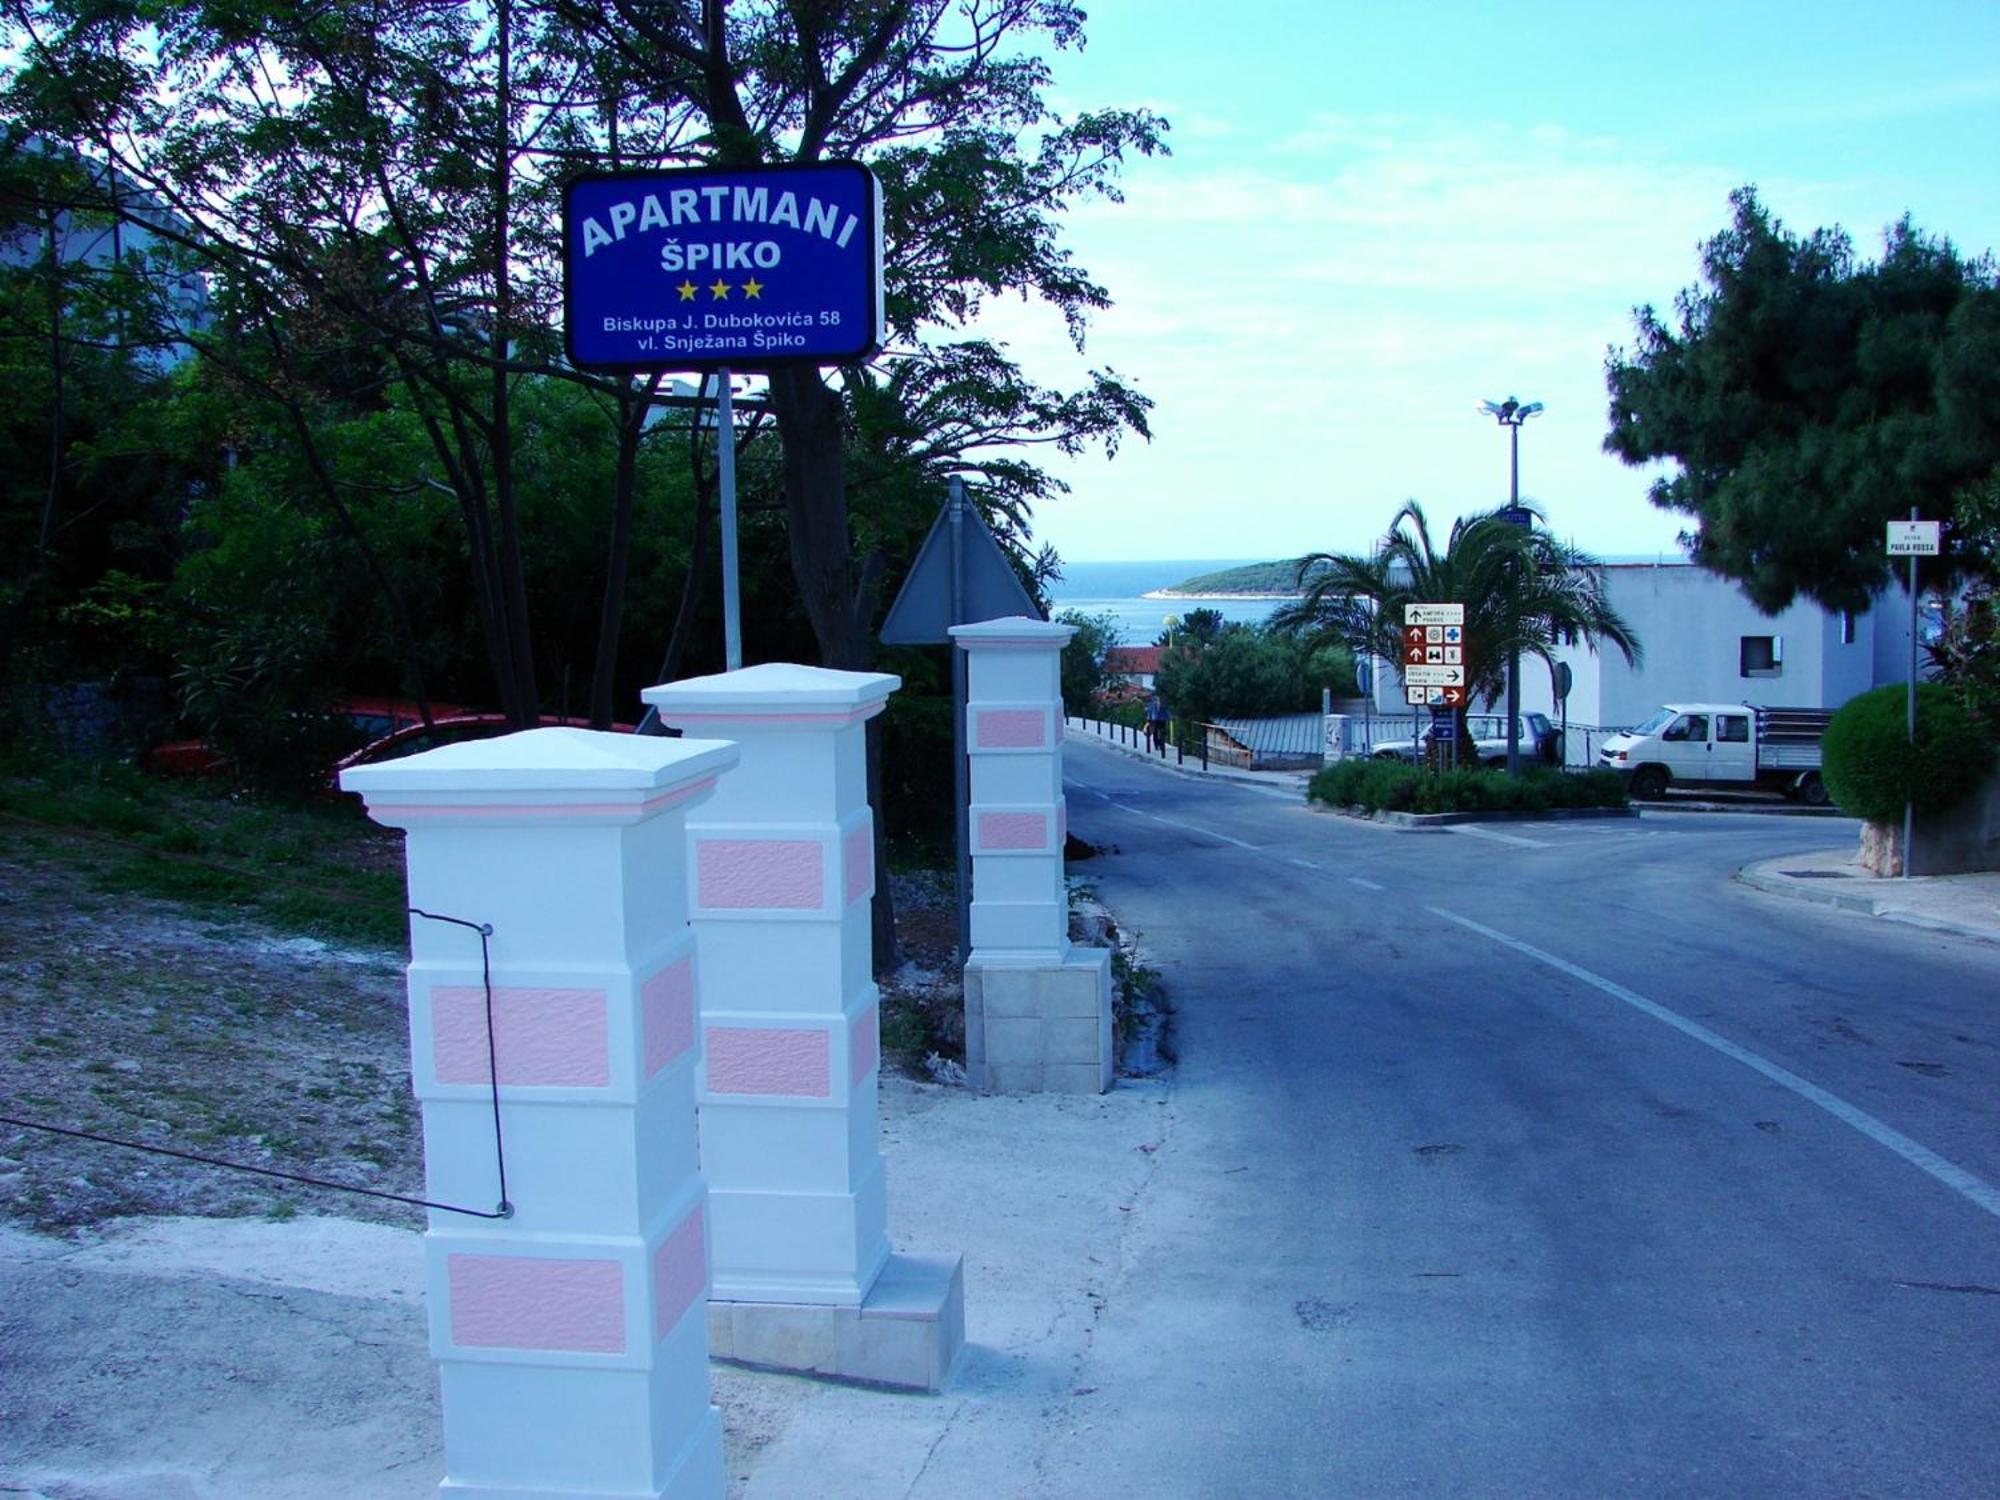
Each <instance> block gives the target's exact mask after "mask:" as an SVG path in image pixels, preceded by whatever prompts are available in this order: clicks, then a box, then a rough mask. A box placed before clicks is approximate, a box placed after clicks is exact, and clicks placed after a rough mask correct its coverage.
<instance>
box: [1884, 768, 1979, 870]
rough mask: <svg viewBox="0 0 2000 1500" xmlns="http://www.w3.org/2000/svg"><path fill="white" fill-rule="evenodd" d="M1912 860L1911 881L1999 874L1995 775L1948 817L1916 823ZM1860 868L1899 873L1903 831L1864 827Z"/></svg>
mask: <svg viewBox="0 0 2000 1500" xmlns="http://www.w3.org/2000/svg"><path fill="white" fill-rule="evenodd" d="M1911 833H1912V842H1913V843H1914V845H1915V851H1916V852H1915V854H1914V856H1913V857H1912V858H1911V860H1910V873H1911V874H1912V875H1963V874H1965V873H1966V872H1967V871H1970V870H2000V770H1996V771H1995V772H1994V773H1993V774H1992V775H1990V776H1988V777H1987V778H1986V785H1985V786H1983V787H1982V788H1980V790H1979V791H1977V792H1976V793H1974V794H1973V795H1972V797H1970V798H1969V799H1968V800H1966V801H1964V802H1961V803H1960V804H1959V805H1958V806H1957V807H1954V808H1952V809H1951V810H1950V811H1949V812H1944V813H1938V814H1936V815H1935V816H1932V817H1927V818H1918V819H1917V820H1916V826H1915V827H1914V828H1913V829H1912V830H1911ZM1860 860H1861V865H1862V867H1863V868H1865V869H1868V870H1871V871H1873V872H1874V873H1875V874H1877V875H1901V874H1902V873H1903V825H1902V822H1901V820H1900V819H1899V820H1898V821H1896V822H1894V823H1865V824H1863V825H1862V828H1861V856H1860Z"/></svg>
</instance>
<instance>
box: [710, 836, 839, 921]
mask: <svg viewBox="0 0 2000 1500" xmlns="http://www.w3.org/2000/svg"><path fill="white" fill-rule="evenodd" d="M695 881H696V888H697V890H698V892H699V894H698V895H697V897H696V899H697V900H698V901H699V902H700V903H701V904H702V905H703V906H706V907H710V908H713V909H719V910H732V911H740V910H746V909H747V910H757V909H763V910H774V909H775V910H782V911H813V910H816V909H818V908H819V907H820V906H822V905H824V904H825V902H826V874H825V853H824V851H823V850H822V849H821V847H820V844H819V842H818V840H816V839H700V840H697V841H696V844H695Z"/></svg>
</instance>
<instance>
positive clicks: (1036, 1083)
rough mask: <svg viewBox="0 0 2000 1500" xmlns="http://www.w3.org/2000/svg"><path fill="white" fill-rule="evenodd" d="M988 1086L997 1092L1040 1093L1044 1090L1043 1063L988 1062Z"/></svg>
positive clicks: (990, 1090) (991, 1090) (992, 1091)
mask: <svg viewBox="0 0 2000 1500" xmlns="http://www.w3.org/2000/svg"><path fill="white" fill-rule="evenodd" d="M986 1088H987V1090H988V1091H989V1092H991V1093H995V1094H1039V1093H1040V1092H1041V1091H1042V1065H1041V1063H1040V1061H1039V1060H1037V1061H1035V1062H1006V1063H1002V1062H989V1063H987V1064H986Z"/></svg>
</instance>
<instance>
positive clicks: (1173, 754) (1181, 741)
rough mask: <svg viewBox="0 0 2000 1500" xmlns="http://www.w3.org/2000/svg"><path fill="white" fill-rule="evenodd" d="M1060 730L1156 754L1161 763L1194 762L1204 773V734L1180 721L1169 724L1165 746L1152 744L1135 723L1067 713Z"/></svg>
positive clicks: (1172, 721) (1206, 757) (1149, 738)
mask: <svg viewBox="0 0 2000 1500" xmlns="http://www.w3.org/2000/svg"><path fill="white" fill-rule="evenodd" d="M1063 727H1064V728H1066V729H1074V730H1077V731H1078V732H1079V733H1082V734H1088V735H1091V736H1093V737H1094V738H1096V739H1100V740H1105V741H1108V742H1109V743H1111V744H1114V745H1123V746H1125V747H1126V748H1128V749H1132V750H1138V751H1141V752H1143V753H1145V754H1147V755H1157V756H1159V758H1160V759H1161V760H1162V761H1172V762H1173V763H1174V764H1175V765H1177V766H1181V765H1186V764H1187V763H1188V761H1190V760H1193V761H1194V762H1195V763H1196V764H1198V765H1199V766H1200V767H1201V768H1202V769H1203V770H1204V771H1206V770H1207V769H1208V736H1207V734H1205V733H1202V732H1201V731H1200V729H1199V726H1191V725H1188V724H1186V723H1184V722H1183V721H1181V720H1179V719H1174V720H1170V721H1169V722H1168V724H1167V734H1166V739H1165V741H1164V743H1155V742H1154V740H1153V738H1152V736H1150V735H1149V734H1147V732H1146V731H1145V729H1144V728H1143V727H1141V726H1139V725H1137V724H1121V723H1119V722H1118V721H1117V720H1115V719H1092V718H1086V717H1083V716H1081V715H1077V714H1069V715H1066V716H1064V718H1063Z"/></svg>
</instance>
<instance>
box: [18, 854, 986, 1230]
mask: <svg viewBox="0 0 2000 1500" xmlns="http://www.w3.org/2000/svg"><path fill="white" fill-rule="evenodd" d="M70 852H71V853H74V852H75V851H70ZM88 854H89V851H88V850H86V851H84V857H83V859H82V860H81V861H80V862H75V861H65V860H55V859H50V858H46V857H44V858H36V857H34V854H33V851H23V850H15V851H10V852H8V853H5V854H0V1101H4V1102H0V1115H9V1116H13V1117H15V1118H18V1119H24V1120H32V1121H36V1122H39V1123H41V1124H46V1125H53V1126H59V1127H62V1128H65V1129H70V1130H80V1131H88V1132H91V1133H93V1134H98V1135H104V1136H111V1137H114V1138H117V1139H122V1140H130V1141H137V1142H141V1143H143V1144H147V1145H153V1146H161V1147H166V1148H168V1149H171V1150H176V1151H185V1152H191V1153H195V1154H198V1155H204V1156H215V1157H221V1158H223V1159H226V1160H229V1161H233V1162H242V1163H245V1164H247V1165H250V1166H256V1167H263V1168H267V1169H271V1170H276V1171H285V1172H293V1173H298V1174H300V1175H304V1176H310V1177H319V1178H325V1179H328V1180H330V1181H334V1182H340V1183H346V1184H350V1185H353V1186H356V1187H362V1188H368V1189H372V1190H374V1191H377V1192H386V1193H399V1194H403V1195H406V1196H414V1195H420V1194H421V1193H422V1191H423V1145H422V1139H421V1134H420V1128H419V1120H418V1111H417V1108H416V1103H415V1101H414V1100H413V1099H412V1097H411V1095H410V1080H409V1031H408V1019H407V1014H406V1009H405V999H404V988H403V963H404V961H405V956H404V955H403V954H400V953H394V952H389V951H385V950H369V949H358V948H348V947H340V946H336V945H331V944H328V943H324V942H320V941H318V940H316V939H313V938H304V937H295V936H287V935H285V934H283V933H280V932H277V931H274V930H272V929H271V928H269V927H267V926H265V925H263V924H261V923H258V922H255V921H250V920H226V919H218V918H216V917H213V916H210V915H206V914H203V915H191V914H190V913H189V912H188V911H187V910H186V909H184V908H182V907H180V906H178V905H176V904H175V903H173V902H171V901H164V900H152V899H148V898H144V897H132V896H127V895H118V896H112V895H107V894H104V893H103V892H101V891H100V890H98V889H97V883H96V882H95V881H94V880H93V879H92V875H91V867H90V864H89V859H88ZM892 878H893V879H894V882H895V891H896V896H897V900H898V903H899V904H898V913H899V924H898V925H899V931H900V933H901V937H902V943H903V947H904V953H905V958H906V962H905V963H904V964H903V966H902V967H901V969H899V970H898V972H897V973H896V974H895V975H894V976H892V977H891V978H890V979H889V981H887V982H886V983H885V984H884V986H883V992H884V1007H883V1009H884V1014H885V1016H886V1017H888V1018H889V1025H890V1035H889V1037H888V1038H887V1040H889V1042H890V1043H891V1045H890V1046H889V1047H888V1049H887V1051H888V1054H889V1056H890V1058H891V1060H892V1061H893V1062H894V1063H895V1064H897V1065H898V1066H900V1067H901V1068H903V1069H904V1070H905V1071H908V1072H910V1073H912V1074H915V1075H917V1076H926V1072H925V1066H924V1060H925V1058H926V1057H927V1056H929V1055H930V1054H932V1053H938V1054H940V1055H941V1057H942V1058H945V1059H953V1058H962V1057H963V1056H964V1023H963V1015H962V1006H961V990H960V985H959V981H958V976H957V974H956V972H955V970H954V968H953V966H952V963H951V954H952V945H953V932H954V923H955V917H954V913H953V910H952V906H951V887H950V882H949V880H944V881H939V880H937V879H935V878H932V877H926V876H900V875H899V876H895V877H892ZM304 1212H310V1213H319V1214H338V1215H341V1216H342V1217H346V1218H354V1219H363V1220H368V1221H373V1222H377V1223H384V1224H394V1225H399V1226H403V1227H409V1228H420V1227H421V1226H422V1223H423V1213H422V1211H421V1210H420V1209H417V1208H413V1207H409V1206H407V1205H403V1204H399V1203H393V1202H389V1201H386V1200H383V1199H379V1198H368V1197H363V1196H360V1195H357V1194H349V1193H333V1192H327V1191H323V1190H320V1189H315V1188H309V1187H306V1186H303V1185H300V1184H293V1183H286V1182H281V1181H277V1180H275V1179H271V1178H261V1177H256V1176H251V1175H246V1174H242V1173H236V1172H230V1171H225V1170H221V1169H218V1168H215V1167H209V1166H202V1165H197V1164H195V1163H191V1162H182V1161H178V1160H174V1159H172V1158H168V1157H162V1156H156V1155H150V1154H145V1153H141V1152H136V1151H130V1150H124V1149H121V1148H119V1147H116V1146H108V1145H103V1144H100V1143H98V1142H95V1141H86V1140H78V1139H74V1138H70V1137H65V1136H59V1135H54V1134H49V1133H46V1132H43V1131H39V1130H32V1129H24V1128H21V1127H19V1126H14V1125H7V1124H0V1221H4V1222H11V1223H13V1224H16V1225H18V1226H20V1227H22V1228H25V1229H31V1230H35V1231H39V1232H42V1233H55V1234H74V1233H76V1232H77V1231H79V1230H82V1229H87V1228H89V1227H90V1226H93V1225H97V1224H100V1223H103V1222H105V1221H107V1220H110V1219H116V1218H128V1217H133V1216H141V1215H199V1216H205V1217H238V1216H243V1215H270V1216H273V1217H279V1218H283V1217H286V1216H289V1215H291V1214H294V1213H304Z"/></svg>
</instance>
